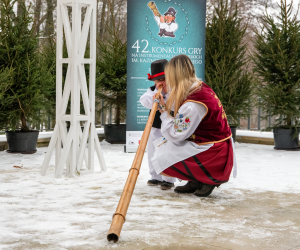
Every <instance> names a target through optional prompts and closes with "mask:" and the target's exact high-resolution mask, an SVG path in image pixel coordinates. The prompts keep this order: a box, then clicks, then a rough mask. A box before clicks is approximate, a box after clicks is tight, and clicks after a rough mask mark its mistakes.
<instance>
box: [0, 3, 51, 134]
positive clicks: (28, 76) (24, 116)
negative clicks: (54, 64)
mask: <svg viewBox="0 0 300 250" xmlns="http://www.w3.org/2000/svg"><path fill="white" fill-rule="evenodd" d="M15 3H16V1H15V0H2V1H1V2H0V8H1V23H0V29H1V33H0V70H2V69H4V68H9V69H10V70H12V75H11V85H10V86H9V88H8V90H7V91H6V92H5V93H4V94H3V96H2V98H1V103H0V112H1V113H0V116H1V120H0V129H3V128H8V129H11V130H13V131H14V130H15V129H16V128H18V127H21V131H29V127H28V123H29V122H30V123H36V122H38V121H40V120H41V118H42V116H41V115H40V110H43V109H44V108H45V107H46V106H47V105H48V104H50V102H49V100H47V96H50V95H51V92H52V91H53V89H54V86H55V85H54V81H53V77H52V75H51V74H50V73H49V72H48V69H47V67H45V66H44V58H43V57H42V56H41V55H40V54H39V51H38V45H39V40H38V35H39V34H37V35H34V29H35V27H34V26H33V25H32V24H33V20H32V17H31V16H30V14H29V9H30V6H29V7H28V8H26V6H25V1H20V2H19V3H18V4H19V5H18V8H21V9H22V11H20V14H19V15H18V16H16V15H15V13H14V5H15Z"/></svg>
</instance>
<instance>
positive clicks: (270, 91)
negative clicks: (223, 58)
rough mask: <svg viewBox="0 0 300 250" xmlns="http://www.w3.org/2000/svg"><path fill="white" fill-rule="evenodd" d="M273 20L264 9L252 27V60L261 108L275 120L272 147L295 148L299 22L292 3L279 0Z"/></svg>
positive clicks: (299, 84) (298, 108)
mask: <svg viewBox="0 0 300 250" xmlns="http://www.w3.org/2000/svg"><path fill="white" fill-rule="evenodd" d="M278 6H279V7H280V14H279V15H278V16H276V21H275V19H274V18H273V17H272V16H270V15H269V14H268V13H267V11H266V12H265V14H264V16H263V17H262V28H261V30H256V31H255V34H256V38H255V49H256V52H255V53H253V56H252V58H253V62H254V64H255V68H254V70H255V73H256V76H257V91H256V95H257V96H259V97H260V98H261V106H262V109H263V110H264V111H265V112H266V113H267V114H268V115H272V116H277V117H278V119H277V120H276V123H275V124H274V125H273V132H274V143H275V149H298V142H299V139H298V137H299V130H298V128H297V126H298V125H299V118H300V91H299V90H300V23H299V20H297V16H296V14H295V15H294V16H293V15H292V11H293V7H292V6H293V5H292V3H290V4H287V3H286V1H281V3H280V4H278Z"/></svg>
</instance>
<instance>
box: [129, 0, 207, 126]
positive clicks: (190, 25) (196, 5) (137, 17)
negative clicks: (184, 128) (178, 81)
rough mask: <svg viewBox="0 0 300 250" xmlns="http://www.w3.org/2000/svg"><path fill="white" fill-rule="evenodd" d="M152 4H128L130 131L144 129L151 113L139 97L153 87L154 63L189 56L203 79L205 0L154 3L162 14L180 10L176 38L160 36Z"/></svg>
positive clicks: (140, 1)
mask: <svg viewBox="0 0 300 250" xmlns="http://www.w3.org/2000/svg"><path fill="white" fill-rule="evenodd" d="M149 2H150V1H148V0H128V1H127V15H128V17H127V25H128V27H127V42H128V45H127V46H128V47H127V117H126V124H127V129H126V130H127V131H143V130H144V128H145V124H146V122H147V119H148V114H149V110H147V109H145V108H144V107H143V106H141V104H140V103H139V98H140V96H141V95H142V94H143V93H145V92H146V91H147V89H148V88H149V87H151V86H153V82H152V81H148V79H147V73H150V65H151V62H152V61H155V60H158V59H167V60H170V59H171V58H172V57H174V56H176V55H179V54H186V55H188V56H189V57H190V58H191V60H192V61H193V63H194V65H195V68H196V75H197V76H198V77H199V78H200V79H202V80H204V72H205V64H204V62H205V58H204V55H205V51H204V50H205V17H206V0H184V1H183V0H174V1H173V0H157V1H154V2H155V5H156V6H157V9H158V10H159V12H160V13H161V14H162V15H164V13H165V12H167V10H168V9H169V8H170V7H173V8H174V9H175V10H176V11H177V13H176V19H175V22H176V23H177V24H178V30H177V31H175V32H174V34H175V36H176V37H175V38H171V37H160V36H159V35H158V33H159V31H160V30H159V26H158V24H157V22H156V20H155V18H154V14H153V12H152V10H151V9H150V8H149V7H148V3H149Z"/></svg>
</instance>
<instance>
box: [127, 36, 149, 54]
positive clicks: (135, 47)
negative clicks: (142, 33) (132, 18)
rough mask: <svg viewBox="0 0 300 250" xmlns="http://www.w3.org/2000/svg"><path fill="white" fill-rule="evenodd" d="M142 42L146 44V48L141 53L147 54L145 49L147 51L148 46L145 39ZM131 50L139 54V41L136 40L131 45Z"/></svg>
mask: <svg viewBox="0 0 300 250" xmlns="http://www.w3.org/2000/svg"><path fill="white" fill-rule="evenodd" d="M142 42H146V43H147V44H146V47H145V48H144V49H143V50H142V53H148V52H149V50H146V49H147V47H148V45H149V42H148V41H147V40H145V39H144V40H142ZM131 48H133V49H136V52H137V53H139V52H140V51H139V49H140V48H141V47H140V46H139V40H136V42H135V43H134V44H133V46H132V47H131Z"/></svg>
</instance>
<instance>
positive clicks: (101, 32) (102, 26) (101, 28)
mask: <svg viewBox="0 0 300 250" xmlns="http://www.w3.org/2000/svg"><path fill="white" fill-rule="evenodd" d="M106 5H107V0H103V4H102V10H101V22H100V29H99V36H100V38H102V37H103V34H104V25H105V9H106Z"/></svg>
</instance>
